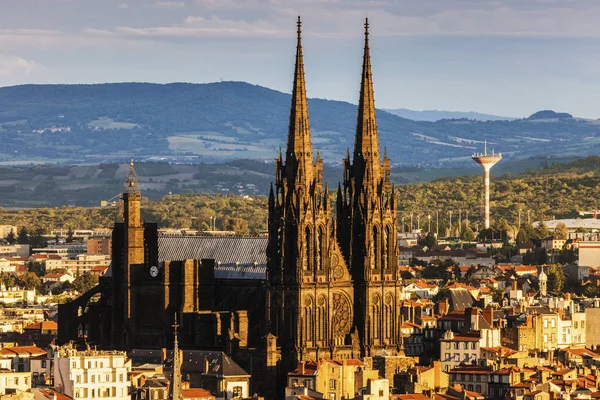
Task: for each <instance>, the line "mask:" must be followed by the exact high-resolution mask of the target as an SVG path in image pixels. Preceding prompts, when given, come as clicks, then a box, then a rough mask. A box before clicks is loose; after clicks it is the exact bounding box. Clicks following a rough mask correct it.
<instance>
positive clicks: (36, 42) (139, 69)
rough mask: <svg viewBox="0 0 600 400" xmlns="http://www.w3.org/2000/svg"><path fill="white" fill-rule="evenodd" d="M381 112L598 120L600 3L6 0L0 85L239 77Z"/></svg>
mask: <svg viewBox="0 0 600 400" xmlns="http://www.w3.org/2000/svg"><path fill="white" fill-rule="evenodd" d="M298 14H301V15H302V18H303V30H304V55H305V67H306V78H307V90H308V95H309V96H310V97H320V98H328V99H336V100H344V101H351V102H356V101H357V98H358V89H359V77H360V67H361V56H362V46H363V42H362V33H363V22H364V18H365V16H368V17H369V19H370V21H371V48H372V50H371V55H372V63H373V74H374V79H375V92H376V103H377V106H378V107H381V108H396V107H403V108H411V109H419V110H420V109H440V110H441V109H443V110H460V111H479V112H487V113H495V114H499V115H506V116H526V115H528V114H531V113H533V112H535V111H537V110H540V109H555V110H557V111H567V112H571V113H573V114H574V115H577V116H581V117H588V118H600V24H598V21H599V20H600V1H598V0H181V1H155V0H0V86H8V85H16V84H23V83H100V82H124V81H145V82H175V81H177V82H199V83H201V82H214V81H218V80H220V79H223V80H239V81H247V82H250V83H255V84H259V85H263V86H267V87H271V88H274V89H277V90H281V91H285V92H289V91H290V90H291V86H292V74H293V61H294V51H295V43H294V41H295V30H296V26H295V19H296V16H297V15H298Z"/></svg>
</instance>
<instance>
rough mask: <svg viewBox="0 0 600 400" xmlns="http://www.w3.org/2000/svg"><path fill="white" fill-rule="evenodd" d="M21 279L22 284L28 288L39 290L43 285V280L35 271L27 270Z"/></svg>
mask: <svg viewBox="0 0 600 400" xmlns="http://www.w3.org/2000/svg"><path fill="white" fill-rule="evenodd" d="M20 281H21V285H23V287H24V288H25V289H28V290H31V289H36V290H39V288H40V287H41V286H42V281H41V280H40V278H39V277H38V276H37V275H36V274H34V273H33V272H27V273H26V274H23V275H22V276H21V278H20Z"/></svg>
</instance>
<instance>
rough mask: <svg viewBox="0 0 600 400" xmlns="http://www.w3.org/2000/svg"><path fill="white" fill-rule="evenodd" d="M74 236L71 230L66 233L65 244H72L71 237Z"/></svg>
mask: <svg viewBox="0 0 600 400" xmlns="http://www.w3.org/2000/svg"><path fill="white" fill-rule="evenodd" d="M74 234H75V232H73V229H70V228H69V230H68V231H67V239H66V240H65V242H66V243H73V235H74Z"/></svg>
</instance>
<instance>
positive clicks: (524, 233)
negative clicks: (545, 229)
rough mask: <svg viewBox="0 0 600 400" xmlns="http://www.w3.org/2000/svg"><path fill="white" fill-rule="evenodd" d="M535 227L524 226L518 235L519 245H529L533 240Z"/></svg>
mask: <svg viewBox="0 0 600 400" xmlns="http://www.w3.org/2000/svg"><path fill="white" fill-rule="evenodd" d="M533 230H534V228H533V225H531V224H523V225H522V226H521V229H519V233H517V243H519V244H520V243H527V242H529V241H530V240H531V239H532V238H533Z"/></svg>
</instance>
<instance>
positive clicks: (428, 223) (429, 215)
mask: <svg viewBox="0 0 600 400" xmlns="http://www.w3.org/2000/svg"><path fill="white" fill-rule="evenodd" d="M429 233H431V214H427V234H429Z"/></svg>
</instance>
